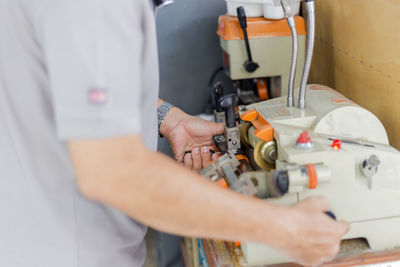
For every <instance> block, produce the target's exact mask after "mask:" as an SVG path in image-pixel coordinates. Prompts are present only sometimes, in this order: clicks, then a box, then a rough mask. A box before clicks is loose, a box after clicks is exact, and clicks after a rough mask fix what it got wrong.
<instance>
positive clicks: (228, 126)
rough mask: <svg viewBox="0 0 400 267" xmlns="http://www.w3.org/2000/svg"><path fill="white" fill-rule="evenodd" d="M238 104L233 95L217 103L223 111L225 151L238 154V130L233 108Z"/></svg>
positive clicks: (239, 146) (236, 97)
mask: <svg viewBox="0 0 400 267" xmlns="http://www.w3.org/2000/svg"><path fill="white" fill-rule="evenodd" d="M237 104H239V97H238V96H237V95H235V94H231V95H226V96H224V97H222V98H221V99H220V101H219V105H220V107H221V108H222V109H223V110H224V111H225V134H224V137H225V142H226V144H227V150H228V151H232V152H233V153H234V154H236V153H238V152H239V150H240V148H241V144H240V130H239V126H238V125H236V117H235V108H236V106H237Z"/></svg>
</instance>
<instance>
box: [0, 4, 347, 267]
mask: <svg viewBox="0 0 400 267" xmlns="http://www.w3.org/2000/svg"><path fill="white" fill-rule="evenodd" d="M153 8H154V7H153V5H152V2H151V1H150V0H112V1H110V0H108V1H107V0H35V1H31V0H0V129H1V131H0V147H1V150H0V170H1V176H0V210H1V214H2V217H1V220H0V236H1V241H0V244H1V247H0V266H7V267H20V266H24V267H25V266H29V267H34V266H40V267H54V266H57V267H71V266H79V267H94V266H96V267H109V266H118V267H124V266H141V265H142V264H143V261H144V258H145V247H144V244H143V237H144V235H145V231H146V227H145V226H143V225H150V226H152V227H154V228H156V229H159V230H162V231H167V232H170V233H174V234H179V235H186V236H203V237H209V238H218V239H227V240H248V241H255V242H261V243H264V244H267V245H270V246H272V247H274V248H276V249H278V250H280V251H282V252H283V253H285V254H286V255H287V256H289V257H290V258H292V259H293V260H296V261H298V262H300V263H304V264H318V263H322V262H324V261H327V260H330V259H332V257H334V256H335V255H336V253H337V251H338V248H339V242H340V239H341V237H342V236H343V234H345V232H346V231H347V229H348V224H347V223H345V222H335V221H333V220H331V219H330V218H329V217H328V216H326V215H324V214H323V212H324V211H327V210H329V204H328V203H327V201H326V200H325V199H323V198H312V199H307V200H305V201H303V202H301V203H299V204H297V205H294V206H292V207H281V206H277V205H273V204H270V203H266V202H263V201H260V200H257V199H253V198H248V197H245V196H241V195H238V194H236V193H234V192H232V191H229V190H223V189H220V188H218V187H217V186H215V185H213V184H212V183H210V182H209V181H207V180H206V179H204V178H203V177H201V176H200V175H199V174H197V173H196V172H194V171H192V170H190V169H189V168H185V167H184V166H182V165H180V164H178V163H176V162H174V161H172V160H170V159H168V158H167V157H165V156H163V155H161V154H158V153H156V152H154V151H155V146H156V139H157V114H156V110H157V106H158V107H160V106H163V107H162V108H161V109H160V133H161V134H162V135H164V136H165V137H166V138H168V140H169V141H170V143H171V145H172V147H173V151H174V154H175V157H176V159H177V160H178V162H180V163H182V162H183V163H184V165H186V166H187V167H190V168H192V169H195V170H199V169H200V168H201V167H202V166H203V165H204V164H206V163H207V162H209V161H210V160H211V159H210V156H209V148H210V147H212V142H211V139H212V136H213V135H216V134H219V133H221V132H222V131H223V127H222V126H221V125H218V124H214V123H209V122H205V121H203V120H200V119H197V118H194V117H191V116H189V115H187V114H185V113H183V112H182V111H181V110H179V109H178V108H171V106H169V105H168V104H164V103H163V101H162V100H158V103H157V95H158V91H157V88H158V71H157V69H158V65H157V50H156V40H155V25H154V14H153ZM169 109H170V110H169ZM168 110H169V112H167V111H168ZM186 151H191V153H190V154H186V156H184V155H185V152H186Z"/></svg>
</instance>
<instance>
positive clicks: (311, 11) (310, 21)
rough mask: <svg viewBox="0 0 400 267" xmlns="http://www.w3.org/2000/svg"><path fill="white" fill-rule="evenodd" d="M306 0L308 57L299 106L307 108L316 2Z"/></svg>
mask: <svg viewBox="0 0 400 267" xmlns="http://www.w3.org/2000/svg"><path fill="white" fill-rule="evenodd" d="M305 1H306V11H307V48H306V59H305V62H304V71H303V77H302V79H301V86H300V93H299V108H300V109H305V108H306V89H307V82H308V76H309V75H310V68H311V62H312V58H313V52H314V43H315V3H314V0H305Z"/></svg>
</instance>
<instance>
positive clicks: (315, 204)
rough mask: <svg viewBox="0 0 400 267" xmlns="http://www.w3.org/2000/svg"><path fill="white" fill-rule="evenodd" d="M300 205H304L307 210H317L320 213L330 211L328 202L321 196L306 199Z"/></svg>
mask: <svg viewBox="0 0 400 267" xmlns="http://www.w3.org/2000/svg"><path fill="white" fill-rule="evenodd" d="M300 205H304V206H306V207H307V208H311V209H315V210H319V211H321V212H326V211H330V210H331V205H330V204H329V201H328V200H327V199H326V198H324V197H322V196H314V197H308V198H306V199H304V200H303V201H302V202H300Z"/></svg>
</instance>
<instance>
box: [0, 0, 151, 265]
mask: <svg viewBox="0 0 400 267" xmlns="http://www.w3.org/2000/svg"><path fill="white" fill-rule="evenodd" d="M156 50H157V48H156V35H155V22H154V10H153V5H152V2H151V1H150V0H0V266H4V267H75V266H76V267H111V266H112V267H114V266H115V267H128V266H129V267H132V266H141V265H142V264H143V261H144V258H145V254H146V253H145V246H144V242H143V237H144V235H145V232H146V227H145V226H143V225H141V224H139V223H137V222H135V221H133V220H132V219H130V218H129V217H127V216H126V215H124V214H123V213H121V212H119V211H116V210H114V209H112V208H110V207H107V206H104V205H102V204H100V203H94V202H92V201H89V200H87V199H86V198H85V197H84V196H82V194H81V193H80V192H79V188H78V187H77V184H76V181H75V178H74V173H73V168H72V165H71V161H70V158H69V155H68V151H67V148H66V143H65V141H66V140H69V139H87V138H88V139H90V138H104V137H115V136H122V135H128V134H140V135H141V136H142V138H143V140H144V142H145V144H146V145H147V146H148V147H149V148H150V149H153V150H154V149H155V148H156V141H157V114H156V103H157V97H158V62H157V52H156Z"/></svg>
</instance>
